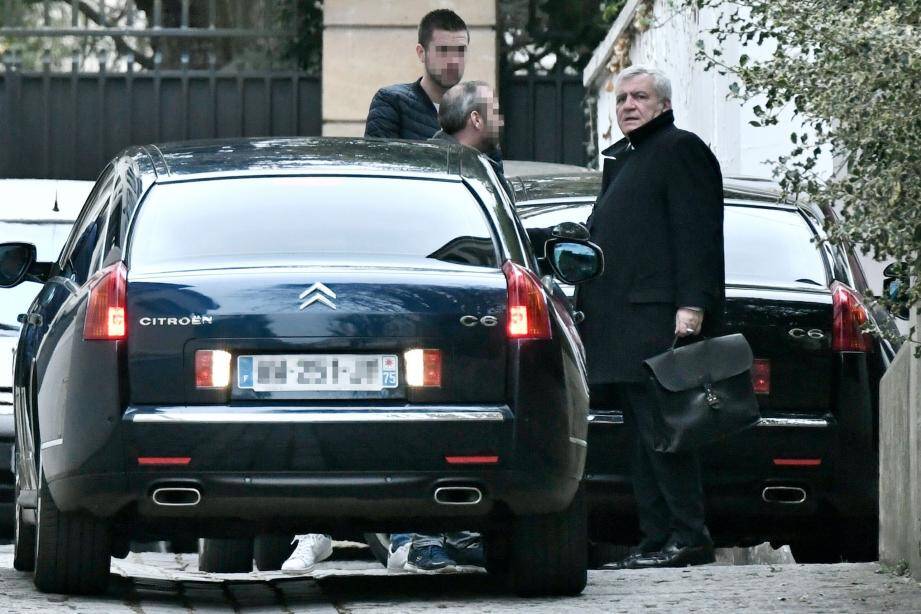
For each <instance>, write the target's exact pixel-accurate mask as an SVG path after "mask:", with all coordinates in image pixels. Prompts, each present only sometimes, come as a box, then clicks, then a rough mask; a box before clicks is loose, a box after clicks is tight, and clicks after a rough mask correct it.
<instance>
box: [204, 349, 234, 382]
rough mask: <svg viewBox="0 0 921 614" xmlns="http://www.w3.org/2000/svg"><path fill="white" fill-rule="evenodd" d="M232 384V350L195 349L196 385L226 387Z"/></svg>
mask: <svg viewBox="0 0 921 614" xmlns="http://www.w3.org/2000/svg"><path fill="white" fill-rule="evenodd" d="M229 385H230V352H225V351H224V350H195V387H196V388H226V387H227V386H229Z"/></svg>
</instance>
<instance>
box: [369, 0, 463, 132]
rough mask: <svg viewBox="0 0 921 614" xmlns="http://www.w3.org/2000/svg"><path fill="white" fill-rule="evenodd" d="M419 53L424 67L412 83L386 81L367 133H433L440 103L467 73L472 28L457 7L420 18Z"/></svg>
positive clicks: (374, 102)
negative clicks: (468, 48)
mask: <svg viewBox="0 0 921 614" xmlns="http://www.w3.org/2000/svg"><path fill="white" fill-rule="evenodd" d="M418 41H419V42H418V43H417V44H416V55H417V56H418V57H419V61H420V62H421V63H422V65H423V66H424V67H425V73H424V74H423V75H422V77H421V78H420V79H416V80H415V81H413V82H412V83H399V84H396V85H389V86H387V87H382V88H381V89H379V90H378V91H377V93H376V94H375V95H374V98H373V99H372V100H371V108H370V109H369V110H368V119H367V121H366V122H365V137H366V138H368V137H378V138H391V139H414V140H425V139H430V138H432V136H434V134H435V133H436V132H438V130H439V125H438V105H439V104H441V98H442V97H443V96H444V94H445V92H447V91H448V90H449V89H451V88H452V87H453V86H455V85H457V84H458V83H460V80H461V79H462V78H463V77H464V67H465V63H466V54H467V45H468V43H469V42H470V33H469V32H468V31H467V24H466V23H464V20H463V19H461V18H460V16H458V15H457V13H455V12H454V11H451V10H448V9H438V10H435V11H432V12H430V13H428V14H427V15H426V16H425V17H423V18H422V21H421V22H419V38H418Z"/></svg>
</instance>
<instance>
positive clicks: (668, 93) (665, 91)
mask: <svg viewBox="0 0 921 614" xmlns="http://www.w3.org/2000/svg"><path fill="white" fill-rule="evenodd" d="M643 75H649V76H650V77H652V87H653V89H654V90H655V91H656V96H657V97H658V98H659V100H661V101H663V102H665V101H668V102H671V100H672V82H671V81H669V79H668V77H667V76H666V74H665V73H664V72H662V71H661V70H659V69H658V68H653V67H652V66H643V65H642V64H636V65H634V66H631V67H629V68H625V69H623V70H622V71H620V74H618V75H617V78H616V79H614V89H615V90H617V88H618V87H620V84H621V83H623V82H624V81H626V80H627V79H632V78H634V77H641V76H643Z"/></svg>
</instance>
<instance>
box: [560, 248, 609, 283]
mask: <svg viewBox="0 0 921 614" xmlns="http://www.w3.org/2000/svg"><path fill="white" fill-rule="evenodd" d="M546 249H547V261H548V262H549V263H550V266H551V268H553V273H554V274H555V275H556V276H557V277H559V278H560V279H561V280H562V281H565V282H566V283H568V284H579V283H582V282H584V281H588V280H590V279H592V278H595V277H598V276H599V275H601V273H602V271H604V254H603V253H602V252H601V248H600V247H598V246H597V245H595V244H594V243H589V242H588V241H580V242H576V241H564V240H561V239H551V240H550V241H547V247H546Z"/></svg>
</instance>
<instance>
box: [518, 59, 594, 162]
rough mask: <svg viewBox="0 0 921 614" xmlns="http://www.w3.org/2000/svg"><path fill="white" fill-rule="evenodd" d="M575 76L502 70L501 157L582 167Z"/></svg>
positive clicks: (584, 134)
mask: <svg viewBox="0 0 921 614" xmlns="http://www.w3.org/2000/svg"><path fill="white" fill-rule="evenodd" d="M584 97H585V89H584V88H583V86H582V78H581V76H580V75H570V74H566V73H563V72H561V71H554V72H551V73H550V74H546V75H536V74H528V75H515V74H506V75H503V77H502V83H501V87H500V98H501V103H502V111H503V113H504V115H505V137H504V139H503V145H502V152H503V155H504V156H505V157H506V158H508V159H510V160H536V161H540V162H561V163H565V164H576V165H579V166H584V165H585V164H586V163H587V156H586V147H585V144H586V141H587V139H588V138H589V135H588V129H587V127H586V120H585V108H584V102H583V101H584Z"/></svg>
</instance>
